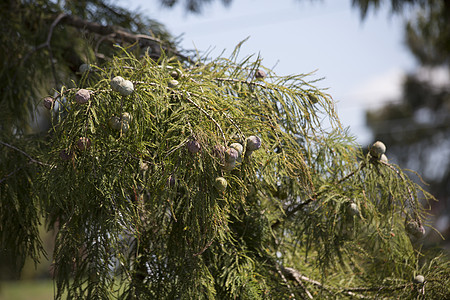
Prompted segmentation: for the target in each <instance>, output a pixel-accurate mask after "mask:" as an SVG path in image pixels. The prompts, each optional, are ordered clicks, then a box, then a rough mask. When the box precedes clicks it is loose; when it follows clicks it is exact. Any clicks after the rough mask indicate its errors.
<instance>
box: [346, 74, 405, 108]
mask: <svg viewBox="0 0 450 300" xmlns="http://www.w3.org/2000/svg"><path fill="white" fill-rule="evenodd" d="M404 78H405V71H404V70H402V69H401V68H392V69H389V70H387V71H386V72H384V73H382V74H378V75H375V76H373V77H370V78H369V79H368V80H366V81H365V82H363V83H362V84H361V85H359V86H358V87H355V88H354V89H353V90H352V91H350V92H349V93H348V94H347V95H346V98H347V99H348V100H350V102H352V103H353V105H355V104H356V103H358V105H359V106H361V108H362V109H367V108H378V107H380V106H382V105H383V104H385V103H386V102H392V101H397V100H398V99H399V98H400V97H401V94H402V83H403V80H404Z"/></svg>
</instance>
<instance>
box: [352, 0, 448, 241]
mask: <svg viewBox="0 0 450 300" xmlns="http://www.w3.org/2000/svg"><path fill="white" fill-rule="evenodd" d="M358 2H359V3H358V5H360V7H361V9H362V10H361V11H362V12H363V13H364V14H365V13H366V12H367V11H368V10H370V9H371V8H376V7H377V5H379V1H358ZM409 4H416V5H415V6H410V7H408V6H407V5H409ZM392 5H393V7H395V10H394V11H395V12H396V13H402V12H405V13H406V14H408V15H410V17H409V19H408V21H407V23H406V25H405V42H406V44H407V46H408V48H409V49H410V50H411V52H412V53H413V54H414V56H415V57H416V58H417V60H418V62H419V63H420V67H419V68H418V70H416V71H415V72H414V73H411V74H408V75H407V76H406V78H405V79H404V83H403V89H402V90H403V94H402V96H401V98H400V99H387V100H389V102H388V104H386V105H385V106H383V107H381V108H379V109H375V110H370V111H367V114H366V116H367V124H368V126H369V127H370V128H371V129H372V131H373V133H374V136H375V139H380V140H383V141H386V143H388V144H389V145H390V150H389V157H390V158H392V159H393V160H394V161H396V162H398V163H399V164H401V165H403V166H405V167H407V168H410V169H412V170H415V171H417V172H419V173H420V174H422V175H423V178H424V180H425V182H427V183H428V184H429V185H428V186H427V187H426V188H427V189H428V190H429V191H430V192H431V193H433V194H434V195H435V196H436V198H437V199H438V200H439V201H438V202H432V203H431V214H432V217H431V219H432V220H433V223H434V225H435V227H436V228H438V229H439V230H440V231H441V232H442V234H443V235H444V236H445V237H446V238H447V241H448V238H449V237H450V151H449V147H450V76H449V74H450V68H449V67H450V65H449V63H450V2H449V1H440V0H432V1H393V2H392ZM408 8H409V9H410V10H408ZM428 243H429V244H430V245H434V244H436V243H442V239H441V238H440V237H439V236H438V235H436V234H434V233H433V232H430V237H429V239H428ZM445 243H446V247H447V249H450V248H449V244H448V242H445Z"/></svg>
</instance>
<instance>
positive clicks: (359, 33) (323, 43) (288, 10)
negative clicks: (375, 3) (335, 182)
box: [118, 0, 416, 144]
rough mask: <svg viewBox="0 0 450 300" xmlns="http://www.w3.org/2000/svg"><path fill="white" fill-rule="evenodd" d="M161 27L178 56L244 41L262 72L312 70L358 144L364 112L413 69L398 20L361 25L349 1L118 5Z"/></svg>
mask: <svg viewBox="0 0 450 300" xmlns="http://www.w3.org/2000/svg"><path fill="white" fill-rule="evenodd" d="M118 3H119V4H122V5H126V6H127V7H128V8H131V9H139V10H140V11H141V12H142V13H144V14H146V15H147V16H148V17H150V18H153V19H155V20H157V21H159V22H161V23H162V24H164V25H165V26H166V27H167V28H168V30H169V32H171V34H172V35H174V36H181V35H182V43H181V46H182V47H183V48H184V49H194V48H195V49H197V50H198V51H200V52H206V51H210V52H211V54H210V56H211V57H216V56H218V55H220V53H222V51H223V50H225V55H226V56H227V55H228V54H229V53H230V52H231V51H232V50H233V49H234V46H235V45H236V44H237V43H239V42H240V41H241V40H243V39H245V38H246V37H250V38H249V40H248V41H247V42H246V43H245V44H244V45H243V47H242V48H241V51H240V53H241V55H242V56H247V55H252V54H258V53H259V54H260V56H261V57H262V58H263V65H264V66H266V67H268V68H273V67H274V69H273V70H274V72H275V73H277V74H278V75H289V74H300V73H309V72H311V71H315V70H317V71H316V73H315V75H314V76H313V77H312V78H311V79H317V78H322V77H324V79H323V80H322V81H320V82H319V83H318V86H319V87H322V88H327V92H328V93H329V94H331V96H332V97H333V99H334V100H335V101H336V106H337V111H338V114H339V117H340V119H341V121H342V123H343V125H344V126H346V127H347V126H349V127H350V132H352V133H353V134H354V135H355V136H356V137H357V140H358V142H360V143H362V144H367V143H370V142H371V141H372V137H371V134H370V131H369V130H368V129H367V128H365V125H364V123H365V119H364V111H365V110H366V109H367V108H375V107H379V106H380V105H381V104H382V103H384V102H386V101H392V100H395V98H396V97H397V96H399V95H400V88H401V86H400V85H401V81H402V76H403V75H404V74H405V73H406V72H411V71H413V70H414V69H415V68H416V62H415V60H414V58H413V56H412V55H411V54H410V53H409V52H408V50H407V48H406V46H404V43H403V39H404V35H403V20H402V18H401V17H398V16H392V15H391V14H390V13H389V12H388V10H387V7H385V8H384V9H382V10H381V11H378V12H377V13H373V12H372V13H370V14H369V16H368V18H366V19H365V20H364V21H361V19H360V15H359V11H358V10H356V9H353V8H352V7H351V0H323V1H314V2H312V3H311V1H309V0H233V1H232V3H231V5H229V6H224V5H223V4H222V3H221V1H220V0H215V1H213V3H212V4H208V5H206V6H205V7H204V10H203V13H202V14H199V15H194V14H189V13H186V11H185V10H184V8H183V7H182V6H180V5H178V6H175V8H171V9H168V8H163V7H161V5H160V4H159V0H135V1H133V2H132V4H131V5H130V4H129V2H128V1H125V0H120V1H118Z"/></svg>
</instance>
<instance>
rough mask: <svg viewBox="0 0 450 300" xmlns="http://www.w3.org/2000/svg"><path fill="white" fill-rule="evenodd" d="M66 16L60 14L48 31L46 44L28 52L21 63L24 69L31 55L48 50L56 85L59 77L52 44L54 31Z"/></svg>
mask: <svg viewBox="0 0 450 300" xmlns="http://www.w3.org/2000/svg"><path fill="white" fill-rule="evenodd" d="M66 16H67V15H66V14H64V13H61V14H59V15H58V16H57V17H56V18H55V20H53V22H52V24H51V25H50V29H49V31H48V34H47V39H46V40H45V42H44V43H42V44H40V45H38V46H36V47H34V49H33V50H31V51H30V52H28V53H27V54H26V55H25V56H24V58H23V59H22V61H21V63H20V66H21V67H22V66H23V65H25V63H26V62H27V60H28V59H29V58H30V57H31V55H33V54H34V53H35V52H37V51H39V50H41V49H43V48H48V51H49V59H50V65H51V68H52V73H53V78H54V79H55V83H56V84H58V77H57V75H56V69H55V64H54V59H53V52H52V48H51V46H50V42H51V40H52V36H53V30H54V29H55V27H56V25H58V23H59V22H61V20H62V19H63V18H65V17H66ZM18 69H20V68H18ZM16 76H17V72H16V74H15V75H14V79H13V82H14V81H15V79H16Z"/></svg>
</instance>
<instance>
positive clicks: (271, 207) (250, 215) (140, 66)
mask: <svg viewBox="0 0 450 300" xmlns="http://www.w3.org/2000/svg"><path fill="white" fill-rule="evenodd" d="M237 54H238V49H236V51H235V52H234V53H233V55H232V57H230V58H229V59H225V58H217V59H213V60H211V59H206V58H205V59H201V60H200V61H199V62H198V63H196V64H188V63H181V62H180V61H179V60H176V59H173V58H169V57H166V56H162V57H161V58H160V59H159V60H158V61H155V60H153V59H151V58H150V57H149V56H145V57H143V58H142V59H136V58H135V57H134V56H132V55H130V54H129V53H128V52H127V51H126V50H122V53H121V54H119V55H117V56H116V57H115V58H114V59H113V60H112V61H111V62H110V63H108V64H106V65H104V66H93V67H92V70H91V71H89V72H86V73H85V74H84V75H83V78H82V79H81V81H80V82H79V83H78V85H77V86H76V87H70V88H65V87H63V88H62V89H61V90H59V91H58V92H57V96H56V97H55V99H56V103H57V104H56V105H55V106H54V108H53V110H52V111H51V113H52V120H53V125H52V128H51V131H50V132H49V134H50V135H49V143H48V147H46V148H45V151H43V152H41V154H40V155H39V161H40V162H41V164H40V165H39V176H37V180H36V183H35V185H36V194H35V195H36V199H39V205H38V207H39V208H40V209H41V211H42V214H43V215H44V216H45V219H46V221H47V224H48V226H49V227H53V226H54V224H56V225H57V227H58V234H57V240H56V247H55V253H54V267H55V276H56V277H55V279H56V284H57V287H58V294H57V295H56V296H57V297H60V296H61V295H62V292H63V291H66V292H67V293H68V295H69V297H75V298H77V297H89V298H93V299H95V298H98V299H104V298H107V297H118V298H123V299H130V298H139V299H147V298H148V299H154V298H168V299H173V298H180V299H192V298H195V299H198V298H208V299H214V298H220V299H228V298H242V299H258V298H285V297H289V296H292V295H295V297H306V296H307V295H308V294H311V295H314V296H319V295H320V297H322V298H334V297H337V296H339V297H345V296H351V295H352V293H357V294H360V295H366V296H369V297H372V296H373V297H377V295H372V294H373V290H371V289H367V288H365V289H364V288H361V286H365V287H366V286H371V287H373V288H372V289H374V290H375V289H376V287H378V289H379V290H380V291H384V290H386V291H389V293H398V295H400V294H401V293H403V294H402V295H406V296H407V297H412V294H411V293H412V291H416V290H415V289H411V287H413V283H412V279H411V278H412V277H413V275H414V274H415V273H416V272H423V273H422V274H423V275H424V276H425V277H426V278H427V281H426V283H425V284H426V285H427V288H426V291H427V293H434V292H436V291H430V290H429V289H430V288H431V287H433V286H434V285H432V284H428V278H431V277H432V276H443V274H448V273H449V269H448V268H447V267H445V268H444V269H439V270H436V269H432V268H431V269H430V268H429V269H426V267H425V266H426V263H423V262H419V260H418V258H419V257H422V255H423V261H429V260H430V259H432V257H434V256H430V257H431V258H430V257H429V256H427V255H425V254H423V253H421V251H420V247H419V246H418V245H420V240H419V241H415V240H414V239H412V238H410V237H408V236H407V233H406V232H405V227H404V226H405V225H404V224H406V222H408V221H410V220H416V221H417V222H418V223H419V224H421V223H422V220H423V216H424V213H425V212H424V211H423V209H422V208H421V206H420V204H419V201H418V200H419V199H420V198H423V197H425V198H426V199H431V198H432V197H431V196H430V195H428V194H427V193H425V192H424V191H423V190H421V189H420V187H419V186H417V185H415V184H414V183H413V182H411V181H410V180H409V179H408V177H407V176H406V175H405V174H404V173H403V172H402V171H401V170H400V169H399V168H398V167H397V166H394V165H391V164H389V163H385V162H382V161H380V160H378V159H377V158H373V157H371V156H370V154H368V155H367V156H365V155H363V153H362V152H361V150H360V149H358V147H357V146H356V144H355V143H354V142H353V140H352V139H351V138H349V137H348V136H347V134H346V133H345V131H343V130H342V129H341V128H340V124H339V121H338V119H337V116H336V115H335V113H334V108H333V102H332V101H331V98H330V97H329V96H328V95H326V94H324V93H323V92H322V91H320V90H318V89H316V88H315V87H314V86H313V83H314V82H313V81H312V82H308V81H306V79H307V77H308V76H311V75H296V76H289V77H278V76H276V75H275V74H273V73H272V72H270V70H267V69H266V71H267V73H268V76H267V77H266V78H265V79H264V80H256V78H254V74H255V72H256V71H257V70H258V69H263V67H262V66H261V65H260V63H261V60H260V59H259V58H256V60H252V58H251V57H248V58H246V59H244V60H242V61H238V60H237ZM174 71H175V72H174ZM116 76H121V77H123V78H124V79H126V80H130V81H131V82H132V83H133V85H134V92H133V93H132V94H131V95H128V96H122V95H120V94H119V93H118V92H116V91H113V90H112V89H111V86H110V81H111V79H112V78H113V77H116ZM174 77H176V78H177V79H176V80H177V81H178V83H174V82H173V78H174ZM81 88H83V89H87V90H89V91H90V92H91V94H90V99H89V101H88V102H87V103H85V104H79V103H77V102H76V101H75V94H76V93H77V91H78V90H79V89H81ZM124 113H128V114H129V115H130V116H131V118H123V117H121V116H123V114H124ZM114 116H116V117H118V119H117V120H118V122H119V124H124V123H127V124H128V130H124V129H123V128H124V127H123V126H118V127H115V126H111V125H110V120H111V117H114ZM128 119H129V120H128ZM325 127H329V129H328V130H326V129H325ZM251 135H256V136H258V137H259V138H260V140H261V144H262V145H261V148H260V149H258V150H255V151H253V152H250V151H246V138H247V137H249V136H251ZM80 137H83V138H87V139H89V141H90V147H86V149H84V150H81V149H80V148H79V145H78V140H79V139H80ZM232 143H241V144H242V145H243V146H244V152H243V157H242V161H240V162H236V165H235V166H234V167H233V166H231V167H229V166H227V160H226V158H225V153H224V152H225V149H227V148H228V147H230V145H231V144H232ZM194 145H195V146H194ZM227 159H229V157H228V158H227ZM217 177H223V178H225V179H226V181H227V188H226V189H225V190H224V191H223V190H220V189H217V186H216V178H217ZM351 203H353V205H356V207H357V209H356V213H349V206H350V205H351ZM34 220H36V218H34ZM30 226H31V227H34V228H35V226H34V225H32V224H31V225H30ZM8 242H9V243H11V242H13V241H11V240H8ZM13 243H14V242H13ZM37 245H39V243H37ZM444 261H445V259H444ZM288 267H289V268H288ZM292 270H293V271H292ZM433 272H437V273H436V274H441V275H432V274H434V273H433ZM300 274H301V275H300ZM430 276H431V277H430ZM346 278H349V280H345V279H346ZM399 286H401V287H402V289H400V288H398V287H399ZM435 288H436V289H437V288H438V287H437V285H436V286H435ZM352 289H355V291H354V292H353V291H352ZM358 289H361V290H358ZM407 291H409V294H408V293H407ZM443 293H444V294H445V293H448V290H447V291H445V290H444V292H443Z"/></svg>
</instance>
